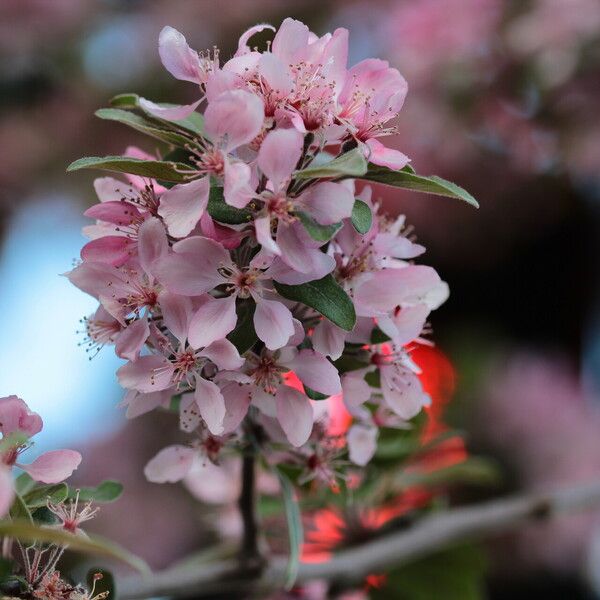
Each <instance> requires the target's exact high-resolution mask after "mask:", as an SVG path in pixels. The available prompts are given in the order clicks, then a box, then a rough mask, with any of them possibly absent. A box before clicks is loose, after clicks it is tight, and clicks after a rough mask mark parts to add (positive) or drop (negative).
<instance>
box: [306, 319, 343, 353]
mask: <svg viewBox="0 0 600 600" xmlns="http://www.w3.org/2000/svg"><path fill="white" fill-rule="evenodd" d="M345 341H346V332H345V331H344V330H343V329H341V328H340V327H338V326H337V325H334V324H333V323H332V322H331V321H329V319H323V320H322V321H321V322H320V323H319V324H318V325H317V326H316V327H315V329H314V331H313V334H312V343H313V347H314V349H315V350H316V351H317V352H320V353H321V354H324V355H325V356H330V357H331V358H332V360H337V359H338V358H339V357H340V356H341V355H342V353H343V352H344V342H345Z"/></svg>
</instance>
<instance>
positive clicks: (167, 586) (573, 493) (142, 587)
mask: <svg viewBox="0 0 600 600" xmlns="http://www.w3.org/2000/svg"><path fill="white" fill-rule="evenodd" d="M597 506H600V481H598V482H593V483H587V484H584V485H579V486H577V487H573V488H567V489H558V490H554V491H551V492H547V493H531V494H522V495H516V496H512V497H509V498H504V499H501V500H494V501H491V502H486V503H484V504H479V505H476V506H469V507H464V508H455V509H451V510H449V511H447V512H444V513H440V514H438V515H434V516H431V517H426V518H425V519H423V520H421V521H420V522H418V523H416V524H415V525H414V526H412V527H411V528H410V529H407V530H402V531H399V532H395V533H391V534H386V535H383V536H381V537H379V538H376V539H374V540H371V541H369V542H367V543H365V544H363V545H361V546H358V547H355V548H350V549H348V550H343V551H341V552H339V553H338V554H336V555H335V556H334V557H333V558H332V559H331V560H330V561H328V562H323V563H316V564H302V565H300V570H299V573H298V582H299V583H302V582H306V581H308V580H311V579H319V578H322V579H327V580H329V581H341V582H343V583H345V584H352V583H357V582H360V581H362V580H363V579H364V577H365V576H366V575H368V574H369V573H373V572H381V571H384V570H386V569H387V568H389V567H392V566H401V565H404V564H407V563H409V562H412V561H414V560H416V559H418V558H422V557H424V556H427V555H428V554H430V553H432V552H435V551H437V550H441V549H444V548H446V547H448V546H451V545H453V544H456V543H458V542H461V541H464V540H477V539H482V538H484V537H487V536H490V535H493V534H495V533H498V532H500V531H507V530H509V529H514V528H515V527H517V526H518V525H520V524H522V523H524V522H526V521H529V520H535V519H546V518H550V517H553V516H555V515H556V514H559V513H563V512H573V511H577V510H584V509H588V508H592V507H597ZM285 567H286V561H285V560H284V559H283V558H274V559H272V560H271V562H270V564H269V565H268V567H267V568H266V569H265V571H264V572H263V573H262V575H261V576H260V577H257V578H256V579H254V580H253V581H252V583H251V582H250V581H248V578H247V577H248V572H247V571H245V570H244V569H243V568H242V567H240V564H239V563H238V562H236V561H228V562H218V563H213V564H206V565H202V566H200V567H190V566H188V567H187V568H185V569H183V568H179V569H177V568H174V569H167V570H166V571H162V572H159V573H155V574H153V575H151V576H149V577H147V578H144V579H128V580H123V581H121V582H120V586H119V588H120V598H122V599H123V600H128V599H130V600H133V599H134V598H135V599H140V598H150V597H153V596H170V597H185V596H188V597H192V596H193V597H194V598H204V597H207V595H210V594H211V593H214V592H215V590H218V591H220V592H232V593H233V592H237V594H238V595H237V596H231V597H240V598H241V597H245V595H246V594H247V593H248V592H249V591H250V590H251V589H254V590H256V589H271V590H273V589H278V588H280V587H282V585H283V584H282V582H283V578H284V573H285Z"/></svg>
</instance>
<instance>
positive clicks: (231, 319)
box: [188, 296, 237, 348]
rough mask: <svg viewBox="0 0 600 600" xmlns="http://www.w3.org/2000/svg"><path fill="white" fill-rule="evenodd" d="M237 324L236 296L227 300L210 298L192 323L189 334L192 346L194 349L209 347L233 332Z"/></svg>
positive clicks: (198, 311)
mask: <svg viewBox="0 0 600 600" xmlns="http://www.w3.org/2000/svg"><path fill="white" fill-rule="evenodd" d="M236 323H237V314H236V312H235V296H228V297H227V298H213V297H212V296H208V297H207V298H206V302H204V303H203V304H202V306H201V307H200V308H199V309H198V310H197V311H196V314H195V315H194V316H193V317H192V320H191V321H190V327H189V333H188V339H189V342H190V345H191V346H192V348H202V347H203V346H209V345H210V344H212V343H213V342H216V341H217V340H221V339H223V338H224V337H225V336H226V335H227V334H228V333H229V332H230V331H233V329H234V327H235V325H236Z"/></svg>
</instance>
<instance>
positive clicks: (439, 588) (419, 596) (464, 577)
mask: <svg viewBox="0 0 600 600" xmlns="http://www.w3.org/2000/svg"><path fill="white" fill-rule="evenodd" d="M485 570H486V561H485V559H484V557H483V552H482V550H481V549H479V548H476V547H473V546H463V547H458V548H453V549H452V550H446V551H444V552H438V553H437V554H434V555H432V556H428V557H427V558H423V559H421V560H418V561H416V562H413V563H411V564H409V565H406V566H405V567H402V568H399V569H395V570H393V571H391V572H390V573H388V575H387V578H386V582H385V585H384V586H383V587H381V588H378V589H373V590H370V592H371V593H370V597H371V598H372V600H388V599H389V598H396V599H397V600H431V599H432V598H440V599H441V598H443V600H483V599H484V598H486V597H487V594H486V593H485Z"/></svg>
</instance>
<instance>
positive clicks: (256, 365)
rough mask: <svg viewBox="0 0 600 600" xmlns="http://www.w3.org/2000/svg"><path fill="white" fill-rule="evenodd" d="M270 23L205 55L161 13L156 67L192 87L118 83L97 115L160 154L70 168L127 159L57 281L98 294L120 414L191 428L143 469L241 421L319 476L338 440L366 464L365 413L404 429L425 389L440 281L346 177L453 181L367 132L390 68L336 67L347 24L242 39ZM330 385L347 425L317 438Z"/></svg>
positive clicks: (383, 100) (215, 442)
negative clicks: (147, 138)
mask: <svg viewBox="0 0 600 600" xmlns="http://www.w3.org/2000/svg"><path fill="white" fill-rule="evenodd" d="M266 29H273V28H272V27H271V26H268V25H258V26H256V27H253V28H251V29H250V30H248V31H247V32H245V33H244V34H243V35H242V36H241V38H240V41H239V45H238V49H237V52H236V54H235V56H234V57H233V58H232V59H231V60H229V61H227V62H225V63H224V64H223V65H221V63H220V60H219V55H218V52H217V51H213V52H209V53H198V52H196V51H194V50H192V49H191V48H190V47H189V46H188V44H187V42H186V40H185V38H184V37H183V36H182V34H180V33H179V32H177V31H175V30H174V29H172V28H171V27H165V28H164V29H163V30H162V32H161V34H160V39H159V53H160V56H161V59H162V62H163V65H164V66H165V68H166V69H167V70H168V71H169V72H170V73H171V74H172V75H173V76H174V77H176V78H177V79H180V80H184V81H188V82H191V83H193V84H195V85H196V86H197V87H198V88H199V96H200V98H199V99H198V100H197V101H196V102H194V103H193V104H190V105H187V106H177V105H172V104H157V103H155V102H151V101H149V100H146V99H144V98H139V97H137V96H135V95H122V96H118V97H116V98H115V99H114V100H113V106H114V107H115V108H112V109H106V110H105V112H104V113H102V116H103V118H113V119H115V120H119V121H121V122H124V123H126V124H129V125H132V126H134V127H135V128H136V129H138V130H141V131H143V132H145V133H149V134H150V135H152V136H153V137H155V138H158V139H160V140H162V141H164V142H167V144H169V150H168V152H165V153H164V154H163V155H161V156H159V157H156V156H150V155H148V154H145V153H144V152H142V151H141V150H139V149H137V148H128V149H127V151H126V152H125V155H124V156H121V157H106V158H104V159H102V158H87V159H81V160H80V161H77V162H76V163H74V164H73V165H72V166H71V169H75V168H82V167H99V168H104V169H108V170H113V171H119V172H122V173H126V176H125V178H124V179H123V180H119V179H115V178H112V177H103V178H100V179H97V180H96V181H95V189H96V192H97V195H98V198H99V203H97V204H95V205H94V206H92V207H91V208H90V209H88V210H87V211H86V215H87V216H88V217H91V218H93V219H95V220H96V223H95V224H94V225H91V226H88V227H86V229H85V233H86V234H87V236H88V237H89V238H90V241H89V242H88V243H87V244H86V245H85V246H84V248H83V249H82V252H81V259H82V261H81V263H80V264H79V265H78V266H76V267H75V268H74V269H73V270H72V271H71V272H70V273H68V277H69V279H70V281H71V282H72V283H73V284H75V285H76V286H77V287H79V288H80V289H81V290H83V291H84V292H86V293H88V294H90V295H92V296H94V297H95V298H96V299H97V300H98V301H99V308H98V310H97V311H96V313H95V314H94V315H92V316H90V317H89V318H87V319H86V320H85V326H86V332H87V338H88V340H87V341H88V343H89V346H90V350H93V351H95V349H96V348H100V347H102V346H104V345H107V344H113V345H114V346H115V351H116V354H117V355H118V356H119V357H121V358H124V359H126V360H127V361H128V362H127V363H126V364H125V365H124V366H122V367H121V368H120V369H119V370H118V373H117V375H118V379H119V382H120V384H121V385H122V386H123V387H124V388H125V389H126V390H127V394H126V396H125V401H124V403H125V405H126V406H127V415H128V417H135V416H138V415H140V414H143V413H145V412H148V411H151V410H153V409H155V408H159V407H163V408H171V409H172V408H173V407H176V408H177V410H178V411H179V415H180V427H181V429H182V430H183V431H185V432H188V433H190V434H192V435H193V436H194V437H193V440H192V441H191V443H189V444H188V445H175V446H169V447H168V448H165V449H163V450H162V451H161V452H160V453H159V454H158V455H157V456H156V457H155V458H154V459H152V460H151V461H150V463H149V464H148V465H147V467H146V475H147V477H148V478H149V479H150V480H151V481H155V482H166V481H169V482H173V481H178V480H180V479H182V478H183V477H185V476H186V474H187V473H188V472H189V471H190V469H191V467H192V465H193V464H194V462H195V461H196V460H197V458H198V457H199V456H206V457H208V458H210V459H213V460H214V459H216V457H217V456H218V453H219V450H220V449H221V448H222V447H223V445H225V444H227V443H229V442H230V441H233V442H235V441H237V440H239V439H240V437H241V436H244V439H245V440H246V443H249V442H248V441H249V440H250V441H251V443H253V444H255V445H258V446H261V447H267V446H269V445H271V446H272V447H273V448H276V449H279V450H281V449H282V448H283V449H287V450H288V451H290V445H291V447H292V450H291V453H292V455H293V456H294V457H295V459H297V458H298V457H304V459H305V462H306V464H308V465H310V468H311V469H312V470H313V471H314V472H315V473H320V474H324V478H325V479H327V477H328V476H329V475H330V474H331V468H330V467H331V465H329V464H328V461H329V462H332V461H337V460H338V457H339V456H340V454H341V453H343V452H344V448H347V450H348V455H349V458H350V460H351V461H352V462H354V463H355V464H358V465H365V464H366V463H368V462H369V460H370V459H371V457H372V456H373V454H374V452H375V449H376V445H377V436H378V428H380V427H383V426H385V427H405V426H406V421H407V420H409V419H411V418H412V417H414V416H415V415H416V414H418V413H419V411H420V410H421V408H422V407H423V406H424V405H427V404H428V402H429V397H428V396H427V394H426V393H425V392H424V390H423V388H422V386H421V383H420V381H419V378H418V377H417V374H418V371H419V369H418V367H417V366H416V365H415V363H414V362H413V361H412V360H411V358H410V351H411V348H412V347H413V346H414V344H418V343H428V342H426V340H424V339H423V337H422V336H423V335H424V333H427V326H426V321H427V319H428V316H429V314H430V312H431V311H432V310H433V309H436V308H437V307H438V306H439V305H440V304H442V303H443V302H444V301H445V299H446V298H447V296H448V287H447V285H446V284H445V283H444V282H443V281H442V280H441V279H440V277H439V276H438V274H437V273H436V272H435V270H434V269H432V268H431V267H428V266H423V265H416V264H414V259H415V258H417V257H418V256H420V255H421V254H422V253H423V252H424V250H425V249H424V248H423V246H421V245H419V244H417V243H415V241H414V239H413V238H412V236H411V235H410V230H409V229H408V228H407V227H406V226H405V222H404V218H403V217H398V218H396V217H390V216H388V215H386V214H384V213H382V211H381V207H380V206H379V205H378V203H377V202H375V201H373V199H372V190H371V188H370V187H369V186H364V185H361V184H359V182H358V179H365V180H372V181H382V182H385V183H392V184H393V185H398V186H400V187H413V188H416V189H420V190H422V191H423V190H425V191H426V190H427V189H428V188H427V185H429V184H431V186H433V187H432V188H431V191H433V192H434V193H442V194H443V193H445V192H444V190H446V192H447V193H446V195H453V196H454V197H461V196H460V194H463V193H464V194H465V195H466V192H464V190H461V189H460V188H458V187H457V186H454V187H453V188H452V189H451V188H449V187H443V186H444V184H445V183H447V182H444V181H443V180H441V179H440V178H435V180H434V178H424V177H419V176H417V175H416V174H415V172H414V170H413V169H412V168H411V167H410V166H407V165H408V162H409V159H408V158H407V157H406V156H405V155H404V154H402V153H401V152H399V151H397V150H392V149H389V148H387V147H386V146H384V144H382V142H381V141H380V139H379V138H381V137H382V136H385V135H389V134H391V133H393V132H394V125H393V119H394V118H395V117H396V116H397V114H398V112H399V110H400V108H401V107H402V103H403V101H404V98H405V95H406V92H407V85H406V82H405V80H404V79H403V77H402V76H401V75H400V73H399V72H398V71H397V70H395V69H393V68H390V67H389V66H388V64H387V63H386V62H385V61H381V60H376V59H368V60H364V61H362V62H360V63H358V64H357V65H355V66H354V67H352V68H347V53H348V46H347V44H348V32H347V31H346V30H344V29H337V30H336V31H335V32H334V33H333V34H326V35H324V36H322V37H318V36H316V35H315V34H314V33H312V32H310V31H309V29H308V28H307V27H306V26H305V25H304V24H302V23H300V22H298V21H295V20H293V19H286V20H285V21H284V22H283V23H282V25H281V26H280V28H279V29H278V30H277V31H276V32H275V35H274V38H273V40H272V42H271V43H270V44H268V45H267V49H266V50H265V51H264V52H260V51H258V49H256V48H251V47H250V46H249V45H248V42H249V40H250V38H252V36H254V35H255V34H259V33H260V32H262V31H263V30H266ZM201 105H202V107H203V114H202V115H200V114H199V113H198V112H197V111H196V109H197V108H198V107H200V106H201ZM134 117H135V118H134ZM411 178H412V179H411ZM417 180H418V185H417V184H415V183H414V182H415V181H417ZM440 182H441V183H440ZM448 190H451V191H450V192H448ZM457 190H458V191H457ZM457 194H458V195H457ZM462 197H463V199H465V198H466V196H462ZM469 198H470V197H469ZM473 202H474V200H473ZM342 393H343V402H344V403H345V406H346V409H347V411H348V412H349V414H350V416H351V419H352V420H353V423H352V426H351V427H350V428H349V429H348V430H347V434H344V436H342V438H343V439H341V440H337V439H336V440H331V439H329V440H328V439H326V438H327V437H328V436H327V427H326V426H324V425H323V420H324V419H325V418H326V416H327V412H328V409H329V406H330V404H331V402H332V400H331V399H332V398H334V399H335V397H336V396H339V395H340V394H342ZM328 398H329V400H327V399H328ZM309 477H310V475H309Z"/></svg>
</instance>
